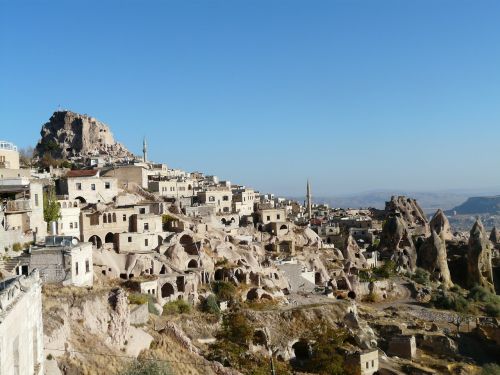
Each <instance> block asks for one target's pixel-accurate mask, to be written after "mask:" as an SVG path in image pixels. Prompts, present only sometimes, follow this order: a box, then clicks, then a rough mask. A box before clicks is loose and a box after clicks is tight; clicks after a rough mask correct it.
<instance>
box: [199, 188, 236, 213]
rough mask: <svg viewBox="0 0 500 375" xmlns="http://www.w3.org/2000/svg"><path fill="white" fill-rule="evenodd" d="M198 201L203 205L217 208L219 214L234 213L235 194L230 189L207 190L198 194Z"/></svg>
mask: <svg viewBox="0 0 500 375" xmlns="http://www.w3.org/2000/svg"><path fill="white" fill-rule="evenodd" d="M198 200H199V202H200V203H201V204H203V205H208V206H215V207H216V212H218V213H219V212H220V213H230V212H232V208H233V207H232V206H233V203H232V202H233V192H232V191H231V189H229V188H226V187H214V188H207V189H206V190H205V191H201V192H199V193H198Z"/></svg>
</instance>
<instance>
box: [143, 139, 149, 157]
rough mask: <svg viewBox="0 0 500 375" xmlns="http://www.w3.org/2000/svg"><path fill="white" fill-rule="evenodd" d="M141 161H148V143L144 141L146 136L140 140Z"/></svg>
mask: <svg viewBox="0 0 500 375" xmlns="http://www.w3.org/2000/svg"><path fill="white" fill-rule="evenodd" d="M142 161H143V162H144V163H147V162H148V144H147V143H146V137H144V140H143V141H142Z"/></svg>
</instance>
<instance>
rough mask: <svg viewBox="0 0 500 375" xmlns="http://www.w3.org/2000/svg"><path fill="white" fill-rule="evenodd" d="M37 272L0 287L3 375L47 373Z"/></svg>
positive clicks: (0, 352) (1, 368)
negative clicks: (45, 370) (45, 369)
mask: <svg viewBox="0 0 500 375" xmlns="http://www.w3.org/2000/svg"><path fill="white" fill-rule="evenodd" d="M41 290H42V288H41V283H40V279H39V275H38V271H33V272H32V273H31V274H30V275H29V276H24V275H23V276H19V277H17V278H13V279H10V280H7V281H6V282H5V283H1V284H0V375H25V374H35V375H39V374H43V373H44V366H43V364H44V355H43V322H42V294H41Z"/></svg>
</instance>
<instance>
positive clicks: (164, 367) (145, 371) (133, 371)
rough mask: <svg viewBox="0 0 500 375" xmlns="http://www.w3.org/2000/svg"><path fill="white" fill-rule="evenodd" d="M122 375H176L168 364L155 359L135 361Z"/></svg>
mask: <svg viewBox="0 0 500 375" xmlns="http://www.w3.org/2000/svg"><path fill="white" fill-rule="evenodd" d="M121 375H174V373H173V371H172V369H171V368H170V366H169V365H168V364H167V363H166V362H162V361H157V360H154V359H151V360H149V359H142V360H134V361H133V362H132V363H131V364H130V365H129V366H128V367H127V368H126V369H125V370H124V371H123V372H122V373H121Z"/></svg>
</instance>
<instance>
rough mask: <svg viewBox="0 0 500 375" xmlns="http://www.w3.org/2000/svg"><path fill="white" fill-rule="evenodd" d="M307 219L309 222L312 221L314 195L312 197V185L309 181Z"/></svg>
mask: <svg viewBox="0 0 500 375" xmlns="http://www.w3.org/2000/svg"><path fill="white" fill-rule="evenodd" d="M306 200H307V218H308V219H309V220H311V219H312V195H311V185H310V184H309V180H307V196H306Z"/></svg>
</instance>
